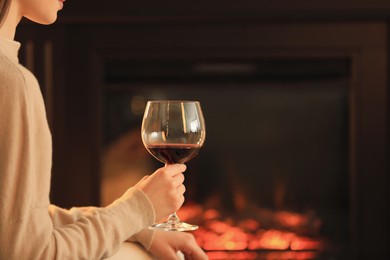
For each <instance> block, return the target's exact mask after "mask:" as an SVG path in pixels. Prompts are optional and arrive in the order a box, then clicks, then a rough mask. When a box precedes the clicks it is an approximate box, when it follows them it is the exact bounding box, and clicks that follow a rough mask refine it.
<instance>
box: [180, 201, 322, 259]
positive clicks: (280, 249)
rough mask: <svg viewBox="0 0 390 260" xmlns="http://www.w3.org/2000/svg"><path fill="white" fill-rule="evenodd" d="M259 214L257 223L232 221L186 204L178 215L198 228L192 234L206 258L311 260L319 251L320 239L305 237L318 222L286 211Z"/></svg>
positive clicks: (214, 210) (251, 219)
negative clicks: (270, 226)
mask: <svg viewBox="0 0 390 260" xmlns="http://www.w3.org/2000/svg"><path fill="white" fill-rule="evenodd" d="M259 212H261V213H264V214H263V215H261V217H259V219H260V220H256V218H241V219H240V218H238V219H237V220H235V219H232V218H223V217H222V216H223V214H221V213H220V212H219V211H218V210H216V209H208V210H203V209H202V207H201V206H199V205H189V206H185V207H183V208H182V209H181V210H180V211H179V213H178V214H179V216H180V217H181V218H182V220H184V221H189V222H191V223H198V224H199V225H200V227H199V229H198V230H196V231H194V232H193V234H194V236H195V238H196V240H197V242H198V244H199V245H200V246H201V247H202V248H203V249H204V250H206V252H207V254H208V256H209V258H210V259H223V260H227V259H237V260H239V259H248V260H249V259H258V258H259V257H260V258H261V259H281V260H283V259H286V260H287V259H295V260H303V259H315V257H316V252H318V251H321V250H323V247H324V244H323V241H322V240H320V239H318V238H312V237H308V236H306V234H307V230H308V229H309V228H314V232H313V233H316V232H317V231H318V230H317V229H318V227H319V224H318V223H320V220H318V219H316V218H313V217H312V216H306V215H300V214H298V213H294V212H288V211H276V212H272V211H269V210H259ZM261 220H267V221H268V222H265V223H267V225H274V226H275V228H267V227H266V226H265V225H262V223H261ZM313 223H314V224H313ZM302 230H303V233H299V232H300V231H302ZM303 234H305V235H303ZM267 250H271V252H268V251H267ZM313 251H314V252H313ZM260 252H261V255H259V253H260Z"/></svg>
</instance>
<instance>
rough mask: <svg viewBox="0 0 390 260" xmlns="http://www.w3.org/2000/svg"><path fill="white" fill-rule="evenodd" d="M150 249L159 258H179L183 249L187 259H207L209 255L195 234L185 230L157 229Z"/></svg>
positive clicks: (169, 259) (168, 259) (172, 259)
mask: <svg viewBox="0 0 390 260" xmlns="http://www.w3.org/2000/svg"><path fill="white" fill-rule="evenodd" d="M149 251H150V252H151V253H152V255H153V256H154V257H156V258H157V259H164V260H178V259H180V258H179V257H178V255H177V252H178V251H181V252H182V253H183V254H184V256H185V259H186V260H206V259H208V257H207V255H206V253H205V252H203V250H202V249H201V248H200V247H199V246H198V244H197V243H196V240H195V238H194V236H193V235H191V234H189V233H185V232H174V231H155V234H154V238H153V241H152V244H151V246H150V249H149Z"/></svg>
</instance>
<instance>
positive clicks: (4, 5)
mask: <svg viewBox="0 0 390 260" xmlns="http://www.w3.org/2000/svg"><path fill="white" fill-rule="evenodd" d="M10 3H11V0H0V26H1V25H2V24H3V21H4V18H5V16H6V15H7V13H8V9H9V5H10Z"/></svg>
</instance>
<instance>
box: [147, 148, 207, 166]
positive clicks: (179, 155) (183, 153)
mask: <svg viewBox="0 0 390 260" xmlns="http://www.w3.org/2000/svg"><path fill="white" fill-rule="evenodd" d="M146 149H147V150H148V151H149V152H150V153H151V154H152V155H153V156H154V157H155V158H156V159H157V160H159V161H161V162H163V163H167V164H173V163H186V162H188V161H189V160H191V159H192V158H194V157H195V156H196V155H197V154H198V151H199V149H200V146H199V145H194V144H154V145H149V146H147V147H146Z"/></svg>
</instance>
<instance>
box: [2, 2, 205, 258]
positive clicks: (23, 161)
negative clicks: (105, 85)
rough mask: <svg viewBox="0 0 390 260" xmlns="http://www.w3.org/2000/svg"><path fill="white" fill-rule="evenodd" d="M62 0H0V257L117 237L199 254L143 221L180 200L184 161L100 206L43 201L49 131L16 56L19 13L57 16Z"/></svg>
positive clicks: (59, 250)
mask: <svg viewBox="0 0 390 260" xmlns="http://www.w3.org/2000/svg"><path fill="white" fill-rule="evenodd" d="M63 3H64V0H0V198H1V203H0V259H8V260H11V259H102V258H105V257H109V256H111V255H113V254H114V253H115V252H116V250H117V249H118V248H119V247H120V245H121V243H123V242H124V241H125V240H128V239H129V240H132V241H139V242H140V243H141V244H143V245H144V246H145V247H146V248H147V249H148V250H150V252H151V253H152V254H153V255H155V256H156V257H158V258H161V259H176V252H177V251H178V250H180V251H182V252H183V253H184V255H185V256H186V257H187V258H192V259H206V258H207V256H206V255H205V253H204V252H203V251H202V250H201V249H200V248H199V247H198V245H197V244H196V242H195V240H194V238H193V236H192V235H189V234H187V233H180V232H157V231H155V232H153V231H149V230H148V229H147V226H148V225H150V224H152V223H153V222H155V221H156V220H160V219H163V218H165V217H166V216H167V215H168V214H169V213H171V212H174V211H176V210H177V209H179V207H180V206H181V205H182V203H183V202H184V197H183V193H184V191H185V187H184V186H183V180H184V176H183V174H182V173H183V172H184V171H185V168H186V167H185V166H184V165H181V164H176V165H170V166H167V167H163V168H160V169H158V170H157V171H156V172H154V173H153V174H152V175H150V176H148V177H145V178H143V179H142V180H141V181H140V182H138V183H137V184H136V185H135V186H134V187H133V188H130V189H129V190H128V191H127V192H126V193H125V194H124V195H123V196H122V197H121V198H119V199H118V200H116V201H115V202H113V203H112V204H110V205H109V206H107V207H104V208H95V207H86V208H72V209H71V210H64V209H61V208H58V207H56V206H54V205H50V202H49V190H50V171H51V145H52V143H51V136H50V131H49V128H48V125H47V121H46V115H45V109H44V104H43V100H42V96H41V93H40V90H39V86H38V82H37V80H36V79H35V77H34V76H33V75H32V74H31V73H30V72H29V71H28V70H27V69H26V68H24V67H23V66H22V65H21V64H19V61H18V56H17V54H18V50H19V48H20V44H19V43H18V42H16V41H14V40H13V39H14V36H15V31H16V27H17V25H18V23H19V22H20V20H21V19H22V17H26V18H28V19H30V20H32V21H34V22H37V23H40V24H51V23H53V22H55V20H56V19H57V12H58V11H59V10H60V9H62V7H63Z"/></svg>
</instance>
